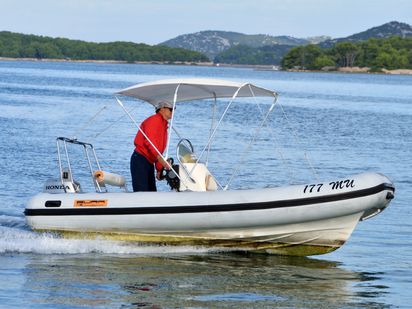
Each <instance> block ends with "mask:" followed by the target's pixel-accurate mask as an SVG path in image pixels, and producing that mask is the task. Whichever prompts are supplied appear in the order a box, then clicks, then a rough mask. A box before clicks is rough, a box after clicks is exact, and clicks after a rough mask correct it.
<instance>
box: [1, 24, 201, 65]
mask: <svg viewBox="0 0 412 309" xmlns="http://www.w3.org/2000/svg"><path fill="white" fill-rule="evenodd" d="M0 57H9V58H35V59H65V60H111V61H112V60H115V61H125V62H139V61H142V62H166V63H174V62H195V63H199V62H208V61H209V59H208V57H206V56H205V55H204V54H202V53H199V52H196V51H191V50H187V49H183V48H172V47H168V46H163V45H158V46H150V45H147V44H137V43H131V42H110V43H92V42H85V41H79V40H69V39H65V38H50V37H44V36H37V35H26V34H20V33H13V32H8V31H2V32H0Z"/></svg>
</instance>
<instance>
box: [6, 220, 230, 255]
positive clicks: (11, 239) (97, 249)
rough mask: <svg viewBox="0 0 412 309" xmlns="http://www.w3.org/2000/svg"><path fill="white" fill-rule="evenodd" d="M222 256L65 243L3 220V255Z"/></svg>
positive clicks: (192, 249)
mask: <svg viewBox="0 0 412 309" xmlns="http://www.w3.org/2000/svg"><path fill="white" fill-rule="evenodd" d="M218 251H219V252H221V251H222V250H221V249H216V248H206V247H196V246H160V245H140V244H136V243H127V242H123V241H112V240H105V239H82V238H78V239H72V238H70V239H65V238H62V237H61V236H60V235H58V234H54V233H38V232H33V231H30V230H29V229H28V227H27V225H26V223H25V220H24V218H22V217H11V216H5V215H2V216H0V254H5V253H31V254H68V255H69V254H93V253H98V254H108V255H138V256H140V255H142V256H162V255H195V254H205V253H215V252H218Z"/></svg>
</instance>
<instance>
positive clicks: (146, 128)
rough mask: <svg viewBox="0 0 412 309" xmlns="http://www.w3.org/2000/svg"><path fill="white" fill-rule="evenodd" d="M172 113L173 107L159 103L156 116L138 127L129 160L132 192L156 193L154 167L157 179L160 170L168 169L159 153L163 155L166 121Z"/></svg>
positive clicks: (165, 140)
mask: <svg viewBox="0 0 412 309" xmlns="http://www.w3.org/2000/svg"><path fill="white" fill-rule="evenodd" d="M172 113H173V105H172V104H171V103H169V102H167V101H161V102H159V103H158V104H157V105H156V114H154V115H152V116H150V117H149V118H147V119H146V120H144V121H143V122H142V124H141V125H140V129H139V131H138V132H137V134H136V137H135V139H134V145H135V149H134V152H133V154H132V158H131V159H130V171H131V173H132V183H133V191H134V192H137V191H157V189H156V180H155V171H154V170H155V167H156V178H157V179H160V172H161V171H162V168H165V169H166V170H169V169H170V168H169V165H168V164H167V163H166V161H165V160H163V158H162V156H161V155H160V154H159V153H161V154H163V151H164V150H165V148H166V144H167V136H168V135H167V127H168V121H169V120H170V119H171V118H172ZM141 131H143V132H144V134H142V132H141ZM145 135H146V136H145ZM149 140H150V142H149ZM152 144H153V145H152ZM153 146H154V147H156V149H157V151H156V149H155V148H154V147H153Z"/></svg>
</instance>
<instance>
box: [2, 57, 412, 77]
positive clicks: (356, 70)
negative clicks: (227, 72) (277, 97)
mask: <svg viewBox="0 0 412 309" xmlns="http://www.w3.org/2000/svg"><path fill="white" fill-rule="evenodd" d="M0 61H33V62H80V63H101V64H159V65H187V66H204V67H226V68H250V69H254V70H261V71H282V70H279V69H278V67H277V66H273V65H264V64H262V65H254V64H225V63H213V62H178V61H176V62H167V61H134V62H127V61H122V60H73V59H37V58H10V57H0ZM282 72H306V73H363V74H389V75H412V70H411V69H396V70H387V69H382V71H381V72H370V68H360V67H341V68H338V69H337V70H328V71H323V70H293V69H292V70H286V71H282Z"/></svg>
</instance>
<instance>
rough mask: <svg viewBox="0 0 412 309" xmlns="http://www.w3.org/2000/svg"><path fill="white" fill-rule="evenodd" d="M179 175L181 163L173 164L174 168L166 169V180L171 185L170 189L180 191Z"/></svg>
mask: <svg viewBox="0 0 412 309" xmlns="http://www.w3.org/2000/svg"><path fill="white" fill-rule="evenodd" d="M177 175H179V165H178V164H172V169H171V170H168V171H166V177H165V178H166V181H167V183H168V185H169V186H170V189H172V190H176V191H180V179H179V177H177Z"/></svg>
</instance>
